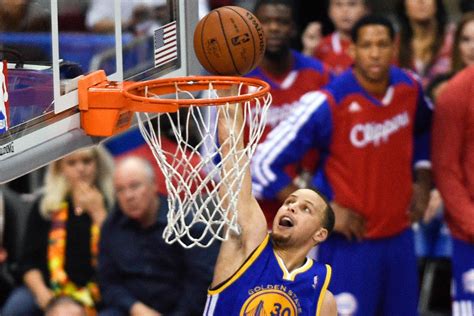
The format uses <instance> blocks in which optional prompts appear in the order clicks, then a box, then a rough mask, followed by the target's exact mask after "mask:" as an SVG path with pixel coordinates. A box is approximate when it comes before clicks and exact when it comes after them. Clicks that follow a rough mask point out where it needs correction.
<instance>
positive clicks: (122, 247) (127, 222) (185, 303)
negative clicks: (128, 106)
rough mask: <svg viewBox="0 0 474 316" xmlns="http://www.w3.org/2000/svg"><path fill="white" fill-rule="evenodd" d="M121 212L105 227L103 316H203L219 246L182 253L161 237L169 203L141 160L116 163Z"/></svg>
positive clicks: (101, 274)
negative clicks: (159, 192) (163, 315)
mask: <svg viewBox="0 0 474 316" xmlns="http://www.w3.org/2000/svg"><path fill="white" fill-rule="evenodd" d="M114 185H115V190H116V194H117V202H118V205H117V208H116V209H115V210H114V212H112V213H111V214H110V215H109V217H108V218H107V220H106V222H105V223H104V226H103V228H102V239H101V241H100V256H99V277H100V279H99V284H100V288H101V293H102V297H103V299H104V303H105V306H106V309H105V310H104V311H103V312H101V314H100V315H129V314H130V315H162V314H165V315H187V316H192V315H202V312H203V310H204V303H205V300H206V288H207V286H208V284H209V283H210V281H211V277H212V270H213V267H214V261H215V258H216V256H217V251H218V247H216V246H217V245H216V244H214V245H211V247H210V248H207V249H197V248H191V249H184V248H182V247H181V246H180V245H179V244H173V245H168V244H167V243H166V242H165V241H164V239H163V237H162V236H163V231H164V228H165V226H166V215H167V211H168V203H167V200H166V198H165V197H164V196H159V195H158V194H157V185H156V182H155V179H154V171H153V168H152V167H151V166H150V164H149V163H148V162H147V161H146V160H143V159H142V158H138V157H126V158H124V159H123V160H121V161H120V162H118V164H117V168H116V171H115V176H114Z"/></svg>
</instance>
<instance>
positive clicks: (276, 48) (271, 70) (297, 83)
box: [247, 0, 331, 228]
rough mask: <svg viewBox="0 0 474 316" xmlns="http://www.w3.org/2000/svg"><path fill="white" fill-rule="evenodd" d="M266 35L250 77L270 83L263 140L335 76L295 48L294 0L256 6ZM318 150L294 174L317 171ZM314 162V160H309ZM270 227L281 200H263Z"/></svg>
mask: <svg viewBox="0 0 474 316" xmlns="http://www.w3.org/2000/svg"><path fill="white" fill-rule="evenodd" d="M254 14H255V16H256V17H257V18H258V19H259V21H260V23H261V25H262V28H263V30H264V32H265V37H266V50H265V54H264V57H263V59H262V61H261V63H260V64H259V66H258V67H257V68H256V69H255V70H253V71H252V72H251V73H249V74H248V75H247V76H248V77H253V78H258V79H261V80H264V81H266V82H268V83H269V84H270V87H271V91H270V92H271V94H272V104H271V106H270V108H269V109H268V112H267V124H266V126H265V130H264V134H263V135H262V138H261V140H260V141H263V140H264V139H265V138H266V135H267V134H268V133H269V132H270V131H271V130H272V129H273V128H274V127H275V126H277V125H278V123H280V122H281V121H282V120H283V119H284V118H285V117H286V116H288V115H289V113H290V112H291V111H292V110H293V109H294V106H295V105H296V104H297V101H298V100H299V98H300V97H301V96H302V95H303V94H304V93H306V92H308V91H312V90H317V89H319V88H321V87H323V86H325V85H326V84H327V83H329V81H330V79H331V76H330V74H329V71H328V69H327V68H325V67H324V66H323V64H322V63H320V62H319V61H318V60H315V59H313V58H310V57H306V56H303V55H302V54H300V53H299V52H297V51H295V50H293V49H291V46H290V45H291V41H292V38H293V37H294V36H295V35H296V23H295V12H294V4H293V1H291V0H260V1H258V2H257V3H256V5H255V9H254ZM315 154H316V153H311V154H310V155H309V156H308V157H306V159H305V160H304V162H298V163H297V164H295V165H293V166H292V171H291V173H292V176H293V177H296V176H297V175H298V174H299V175H300V177H299V179H303V178H304V175H305V173H306V172H310V171H314V164H315V163H314V161H315V160H316V159H315V158H316V157H315ZM308 161H309V162H311V163H308ZM258 202H259V204H260V206H261V207H262V209H263V211H264V213H265V216H266V218H267V223H269V228H271V223H272V222H273V217H274V216H275V214H276V212H277V211H278V208H279V207H280V205H281V203H280V201H278V200H276V199H273V200H270V199H269V200H259V201H258Z"/></svg>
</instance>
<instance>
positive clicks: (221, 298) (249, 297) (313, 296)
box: [204, 235, 331, 316]
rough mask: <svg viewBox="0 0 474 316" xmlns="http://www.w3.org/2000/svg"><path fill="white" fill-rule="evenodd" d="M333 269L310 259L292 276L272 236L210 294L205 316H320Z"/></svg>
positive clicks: (211, 290) (292, 273) (209, 292)
mask: <svg viewBox="0 0 474 316" xmlns="http://www.w3.org/2000/svg"><path fill="white" fill-rule="evenodd" d="M330 279H331V267H330V266H329V265H325V264H321V263H318V262H315V261H313V260H311V259H309V258H307V259H306V262H305V263H304V264H303V266H301V267H299V268H298V269H295V270H294V271H291V272H288V270H287V269H286V267H285V265H284V263H283V260H282V259H281V258H279V257H278V255H277V254H276V253H275V251H274V250H273V246H272V243H271V241H270V236H269V235H268V236H267V237H266V238H265V240H264V241H263V242H262V244H260V246H258V248H257V249H256V250H255V251H254V252H253V253H252V255H251V256H250V257H249V258H248V259H247V261H246V262H245V263H244V264H243V265H242V267H240V268H239V270H237V272H236V273H235V274H234V275H233V276H232V277H231V278H229V279H228V280H227V281H226V282H224V283H223V284H222V285H220V286H219V287H217V288H215V289H210V290H209V291H208V297H207V302H206V307H205V310H204V316H224V315H225V316H230V315H235V316H263V315H268V316H270V315H272V316H296V315H300V316H301V315H316V316H319V315H320V311H321V305H322V301H323V299H324V295H325V292H326V289H327V287H328V284H329V280H330Z"/></svg>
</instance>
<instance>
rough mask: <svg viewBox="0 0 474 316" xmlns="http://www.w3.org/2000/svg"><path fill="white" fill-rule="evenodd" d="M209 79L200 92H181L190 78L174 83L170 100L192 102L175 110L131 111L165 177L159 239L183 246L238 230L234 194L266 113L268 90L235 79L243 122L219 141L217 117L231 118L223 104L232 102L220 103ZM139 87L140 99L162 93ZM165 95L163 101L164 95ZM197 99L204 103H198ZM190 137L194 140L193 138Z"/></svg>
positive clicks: (205, 244)
mask: <svg viewBox="0 0 474 316" xmlns="http://www.w3.org/2000/svg"><path fill="white" fill-rule="evenodd" d="M214 78H215V80H209V83H208V86H207V89H202V91H196V89H192V91H191V90H187V89H186V86H190V85H192V82H187V83H186V84H185V85H182V84H180V83H178V82H175V84H174V86H175V89H174V90H175V91H174V93H172V94H173V98H174V99H176V100H196V101H197V103H196V104H192V103H186V106H180V107H178V109H177V112H176V113H169V112H166V113H158V114H156V113H150V112H136V116H137V119H138V126H139V128H140V132H141V134H142V135H143V137H144V139H145V140H146V142H147V144H148V145H149V147H150V149H151V150H152V152H153V155H154V157H155V158H156V161H157V163H158V165H159V167H160V169H161V171H162V172H163V175H164V177H165V179H166V188H167V191H168V206H169V211H168V215H167V217H168V218H167V219H168V223H167V226H166V228H165V231H164V233H163V237H164V239H165V241H166V242H167V243H168V244H172V243H175V242H179V243H180V244H181V245H182V246H183V247H185V248H191V247H194V246H200V247H208V246H209V245H211V244H212V242H214V240H216V239H217V240H220V241H223V240H226V239H227V238H228V236H229V233H230V232H234V233H237V234H239V233H240V229H239V225H238V222H237V217H238V210H237V200H238V194H239V191H240V188H241V186H242V181H243V178H244V173H245V171H246V168H247V167H248V164H249V162H250V158H251V157H252V155H253V153H254V152H255V149H256V146H257V144H258V142H259V139H260V137H261V136H262V133H263V131H264V127H265V124H266V112H267V109H268V107H269V105H270V103H271V95H270V93H268V92H265V93H260V94H258V91H259V90H262V89H263V88H264V86H259V85H258V84H254V83H253V84H252V83H251V82H250V81H246V80H248V79H244V78H239V79H238V81H237V79H236V83H237V84H238V95H237V98H235V100H239V101H238V102H239V106H241V107H242V111H243V115H244V120H245V122H246V124H245V125H244V126H243V127H242V128H240V129H235V128H230V130H231V133H230V136H229V138H228V139H227V140H226V141H225V143H224V144H219V142H218V140H217V117H223V118H224V119H225V121H226V122H227V123H228V124H232V123H231V122H235V121H236V120H235V119H233V118H232V117H230V115H231V114H230V113H229V104H233V103H235V102H232V100H230V101H226V102H225V103H223V100H224V99H229V98H220V97H219V96H218V94H217V91H218V90H222V89H224V88H225V87H224V86H222V84H220V82H219V79H217V78H218V77H214ZM228 87H229V86H227V88H228ZM140 88H141V92H140V93H141V94H142V96H143V97H145V98H148V99H160V98H163V97H164V96H163V95H158V94H155V93H154V92H153V89H152V87H150V89H148V87H147V86H146V85H142V86H141V87H140ZM166 98H167V99H169V95H168V96H166ZM239 98H240V99H239ZM203 99H204V100H205V103H202V102H203ZM185 102H188V101H185ZM199 102H201V103H199ZM198 103H199V104H198ZM202 105H206V106H202ZM196 135H197V136H198V137H197V139H195V140H193V136H196ZM243 136H245V146H244V148H243V149H240V150H239V149H238V148H237V146H236V144H237V141H236V140H237V139H239V138H240V137H243ZM162 137H163V138H164V137H168V138H170V137H171V138H172V140H174V141H175V142H176V144H177V146H176V149H174V150H173V151H169V150H168V151H167V150H166V149H164V147H163V146H162ZM222 145H228V146H229V147H230V149H229V154H228V155H227V156H226V157H222V155H221V146H222ZM229 159H230V160H231V161H228V160H229ZM229 162H230V163H231V164H232V166H233V167H232V170H231V171H230V172H229V171H228V170H227V172H223V168H222V166H223V165H224V164H226V163H227V164H228V163H229ZM219 192H220V193H219ZM223 192H225V193H224V194H223Z"/></svg>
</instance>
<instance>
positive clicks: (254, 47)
mask: <svg viewBox="0 0 474 316" xmlns="http://www.w3.org/2000/svg"><path fill="white" fill-rule="evenodd" d="M227 9H229V10H231V11H234V12H235V13H236V14H237V15H238V16H240V18H241V19H242V20H243V21H244V23H245V25H247V29H248V30H249V31H250V34H251V36H252V46H253V55H252V67H250V69H253V68H254V67H255V63H256V62H257V60H256V58H257V47H256V45H255V37H254V34H253V32H252V26H251V25H250V24H249V23H248V21H247V19H246V18H245V17H244V16H243V15H242V14H240V12H239V11H237V10H235V9H234V8H232V7H230V6H229V7H227Z"/></svg>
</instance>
